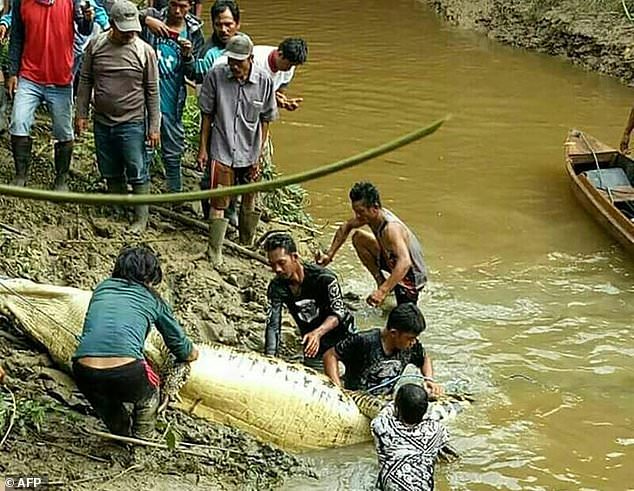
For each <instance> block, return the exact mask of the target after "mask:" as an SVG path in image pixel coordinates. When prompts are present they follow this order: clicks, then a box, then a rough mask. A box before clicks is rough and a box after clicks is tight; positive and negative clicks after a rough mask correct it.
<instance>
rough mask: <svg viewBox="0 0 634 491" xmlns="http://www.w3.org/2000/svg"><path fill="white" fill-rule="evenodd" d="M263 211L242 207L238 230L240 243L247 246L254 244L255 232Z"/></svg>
mask: <svg viewBox="0 0 634 491" xmlns="http://www.w3.org/2000/svg"><path fill="white" fill-rule="evenodd" d="M260 215H261V213H260V212H259V211H255V210H244V209H243V208H242V207H240V221H239V224H238V231H239V234H240V243H241V244H242V245H245V246H251V245H253V239H254V238H255V232H256V230H257V227H258V222H259V221H260Z"/></svg>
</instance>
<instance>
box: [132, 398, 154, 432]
mask: <svg viewBox="0 0 634 491" xmlns="http://www.w3.org/2000/svg"><path fill="white" fill-rule="evenodd" d="M159 403H160V398H159V393H158V390H155V391H154V392H153V393H152V396H151V397H148V398H147V399H145V400H143V401H139V402H137V403H136V404H134V411H133V413H132V436H133V437H135V438H142V439H143V440H152V439H153V438H154V436H155V431H154V430H155V428H156V415H157V413H158V408H159Z"/></svg>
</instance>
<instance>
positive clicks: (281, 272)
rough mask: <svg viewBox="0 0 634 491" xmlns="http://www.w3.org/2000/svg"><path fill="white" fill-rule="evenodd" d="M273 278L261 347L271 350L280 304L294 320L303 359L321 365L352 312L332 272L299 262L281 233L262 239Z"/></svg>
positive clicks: (274, 350) (347, 329)
mask: <svg viewBox="0 0 634 491" xmlns="http://www.w3.org/2000/svg"><path fill="white" fill-rule="evenodd" d="M264 248H265V249H266V252H267V256H268V259H269V264H270V265H271V268H272V269H273V272H274V273H275V278H274V279H273V280H271V282H270V283H269V288H268V292H267V298H268V302H269V308H268V318H267V321H266V334H265V336H266V337H265V344H264V351H265V353H266V354H267V355H273V356H277V354H278V351H279V344H280V334H281V329H282V305H286V307H287V308H288V310H289V312H290V314H291V316H292V317H293V319H294V320H295V322H296V323H297V327H298V328H299V332H300V334H301V336H302V344H303V345H304V364H305V365H307V366H309V367H311V368H314V369H316V370H322V369H323V362H322V356H323V354H324V352H325V351H326V350H328V349H329V348H331V347H332V346H334V345H335V344H336V343H338V342H340V341H342V340H344V339H345V338H346V337H347V336H348V335H349V334H351V333H352V332H354V330H355V328H354V318H353V317H352V314H351V313H350V311H349V310H348V309H347V308H346V306H345V305H344V302H343V297H342V295H341V287H340V286H339V282H338V281H337V277H336V276H335V275H334V273H332V272H331V271H330V270H328V269H326V268H323V267H321V266H317V265H316V264H308V263H304V262H303V261H302V260H301V259H300V258H299V255H298V254H297V247H296V245H295V241H294V240H293V238H292V237H291V236H290V235H288V234H284V233H280V234H275V235H272V236H270V237H269V238H268V239H267V241H266V242H265V244H264Z"/></svg>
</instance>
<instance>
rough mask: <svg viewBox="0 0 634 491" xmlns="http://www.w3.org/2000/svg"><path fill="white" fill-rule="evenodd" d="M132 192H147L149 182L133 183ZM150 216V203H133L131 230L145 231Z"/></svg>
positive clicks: (140, 193)
mask: <svg viewBox="0 0 634 491" xmlns="http://www.w3.org/2000/svg"><path fill="white" fill-rule="evenodd" d="M132 193H133V194H135V195H142V194H149V193H150V183H149V182H146V183H144V184H133V185H132ZM149 217H150V205H134V222H133V223H132V229H131V230H132V231H133V232H145V229H146V228H147V222H148V219H149Z"/></svg>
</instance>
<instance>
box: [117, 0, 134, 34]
mask: <svg viewBox="0 0 634 491" xmlns="http://www.w3.org/2000/svg"><path fill="white" fill-rule="evenodd" d="M110 20H111V21H112V23H113V24H114V25H115V27H116V28H117V29H118V30H119V31H121V32H141V23H140V22H139V10H138V9H137V8H136V5H134V4H133V3H132V2H130V1H129V0H117V1H116V2H115V3H114V4H113V5H112V8H111V9H110Z"/></svg>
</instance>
